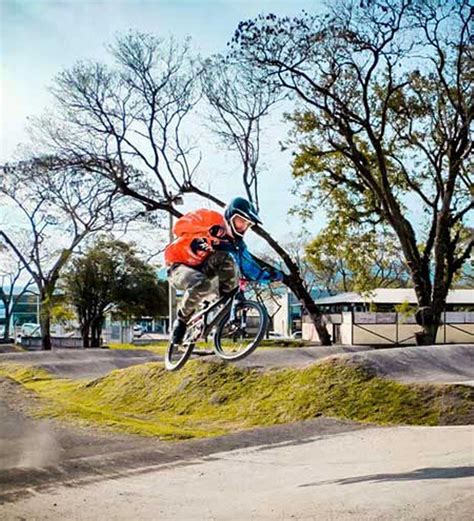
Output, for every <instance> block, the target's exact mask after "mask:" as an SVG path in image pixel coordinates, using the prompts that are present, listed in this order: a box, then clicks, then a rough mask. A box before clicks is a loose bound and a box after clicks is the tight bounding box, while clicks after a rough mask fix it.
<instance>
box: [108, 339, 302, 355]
mask: <svg viewBox="0 0 474 521" xmlns="http://www.w3.org/2000/svg"><path fill="white" fill-rule="evenodd" d="M307 345H309V342H307V341H305V340H299V339H293V338H283V339H277V338H268V339H263V340H262V341H261V342H260V345H259V349H262V348H266V347H293V348H298V347H305V346H307ZM107 347H108V348H109V349H145V350H147V351H152V352H153V353H156V354H158V355H162V356H164V355H165V353H166V348H167V347H168V340H155V341H153V342H152V343H150V344H115V343H109V344H107ZM197 349H214V344H213V342H212V341H208V342H198V343H197Z"/></svg>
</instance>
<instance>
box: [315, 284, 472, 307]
mask: <svg viewBox="0 0 474 521" xmlns="http://www.w3.org/2000/svg"><path fill="white" fill-rule="evenodd" d="M371 302H373V303H375V304H401V303H403V302H409V303H410V304H417V299H416V295H415V290H414V289H413V288H377V289H374V290H373V291H372V292H371V293H370V294H365V293H364V294H363V295H361V294H360V293H355V292H351V293H340V294H339V295H334V296H332V297H324V298H320V299H317V300H315V304H316V305H318V306H324V305H331V304H357V303H367V304H370V303H371ZM446 303H447V304H470V305H474V289H453V290H451V291H450V292H449V293H448V297H447V299H446Z"/></svg>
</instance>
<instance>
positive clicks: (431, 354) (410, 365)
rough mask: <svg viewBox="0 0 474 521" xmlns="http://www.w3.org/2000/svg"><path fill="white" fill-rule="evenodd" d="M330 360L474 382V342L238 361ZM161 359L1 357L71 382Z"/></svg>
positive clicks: (307, 351)
mask: <svg viewBox="0 0 474 521" xmlns="http://www.w3.org/2000/svg"><path fill="white" fill-rule="evenodd" d="M328 356H337V357H342V358H344V359H352V360H354V361H361V362H364V363H365V364H368V365H370V367H372V368H373V369H374V370H375V371H376V372H377V374H379V375H381V376H385V377H387V378H392V379H395V380H399V381H405V382H437V383H458V382H459V383H464V384H471V385H472V384H474V345H473V344H471V345H460V344H456V345H438V346H424V347H417V346H410V347H401V348H387V349H374V348H371V347H369V346H331V347H322V346H311V347H305V348H273V349H260V350H259V349H257V351H255V352H254V353H253V354H252V355H250V356H249V357H248V358H246V359H245V360H242V361H241V362H237V365H239V366H241V367H263V368H274V367H304V366H306V365H309V364H312V363H315V362H317V361H318V360H321V359H323V358H326V357H328ZM205 358H207V359H212V358H213V357H205ZM161 360H162V357H160V356H157V355H154V354H153V353H151V352H149V351H146V350H145V349H143V350H106V349H87V350H71V349H57V350H54V351H51V352H44V351H43V352H30V353H28V352H26V353H10V354H1V355H0V363H1V362H2V361H5V362H6V361H11V362H18V363H23V364H31V365H35V366H38V367H43V368H45V369H47V370H48V371H51V372H53V373H55V374H57V375H58V376H61V377H66V378H89V377H96V376H101V375H103V374H106V373H108V372H110V371H111V370H113V369H120V368H123V367H127V366H130V365H135V364H140V363H144V362H151V361H161Z"/></svg>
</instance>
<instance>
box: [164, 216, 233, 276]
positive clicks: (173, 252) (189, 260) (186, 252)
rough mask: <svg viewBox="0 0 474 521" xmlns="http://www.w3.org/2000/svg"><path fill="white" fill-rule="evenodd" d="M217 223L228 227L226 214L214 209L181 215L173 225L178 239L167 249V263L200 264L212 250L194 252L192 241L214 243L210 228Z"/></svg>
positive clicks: (168, 264)
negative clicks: (198, 240)
mask: <svg viewBox="0 0 474 521" xmlns="http://www.w3.org/2000/svg"><path fill="white" fill-rule="evenodd" d="M216 225H218V226H221V227H222V228H223V229H225V228H226V225H225V220H224V216H223V215H221V214H220V213H219V212H215V211H214V210H206V209H204V208H201V209H200V210H195V211H194V212H189V213H187V214H185V215H183V216H182V217H180V218H179V219H178V220H177V221H176V224H175V225H174V226H173V233H174V234H175V235H176V237H177V239H175V240H174V241H173V242H172V243H171V244H168V246H167V247H166V249H165V262H166V265H167V266H170V265H171V264H175V263H179V264H187V265H188V266H198V265H199V264H201V263H202V262H203V261H204V260H205V259H206V258H207V257H208V256H209V255H210V253H211V252H208V251H197V252H194V251H193V250H192V249H191V242H192V241H193V240H194V239H205V240H206V241H207V242H208V244H212V240H213V239H212V236H211V235H210V233H209V230H210V228H212V227H213V226H216ZM214 240H215V238H214Z"/></svg>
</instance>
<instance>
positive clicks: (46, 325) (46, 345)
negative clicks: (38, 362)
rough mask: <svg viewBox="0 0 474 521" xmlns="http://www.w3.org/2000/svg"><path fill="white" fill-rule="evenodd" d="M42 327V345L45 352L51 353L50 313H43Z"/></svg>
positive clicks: (41, 317) (41, 316)
mask: <svg viewBox="0 0 474 521" xmlns="http://www.w3.org/2000/svg"><path fill="white" fill-rule="evenodd" d="M40 326H41V345H42V348H43V349H44V350H45V351H51V331H50V328H51V318H50V316H49V312H43V311H42V312H41V315H40Z"/></svg>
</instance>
